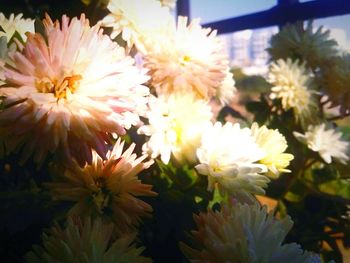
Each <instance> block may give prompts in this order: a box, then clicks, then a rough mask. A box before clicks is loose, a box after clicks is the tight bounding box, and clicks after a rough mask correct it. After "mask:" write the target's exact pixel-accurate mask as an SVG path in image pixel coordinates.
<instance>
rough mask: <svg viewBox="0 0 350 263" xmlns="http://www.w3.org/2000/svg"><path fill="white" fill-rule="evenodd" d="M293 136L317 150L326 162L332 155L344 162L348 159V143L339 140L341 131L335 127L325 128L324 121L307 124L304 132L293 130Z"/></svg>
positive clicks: (330, 159)
mask: <svg viewBox="0 0 350 263" xmlns="http://www.w3.org/2000/svg"><path fill="white" fill-rule="evenodd" d="M293 134H294V136H295V137H296V138H297V139H298V140H299V141H300V142H302V143H304V144H306V145H307V146H308V148H309V149H311V150H312V151H314V152H318V153H319V154H320V156H321V157H322V159H323V160H324V161H325V162H326V163H331V162H332V157H333V158H334V159H337V160H338V161H339V162H341V163H343V164H346V163H347V161H348V160H349V156H348V151H349V146H350V143H349V142H347V141H343V140H341V137H342V133H341V132H338V131H336V130H335V129H332V128H329V129H326V125H325V124H324V123H322V124H320V125H316V126H311V125H310V126H309V127H308V130H307V132H305V134H301V133H299V132H293Z"/></svg>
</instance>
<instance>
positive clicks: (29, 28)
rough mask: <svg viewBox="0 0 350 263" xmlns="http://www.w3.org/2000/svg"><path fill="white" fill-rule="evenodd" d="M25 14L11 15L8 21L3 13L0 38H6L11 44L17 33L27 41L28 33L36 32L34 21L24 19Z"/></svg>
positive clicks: (0, 15)
mask: <svg viewBox="0 0 350 263" xmlns="http://www.w3.org/2000/svg"><path fill="white" fill-rule="evenodd" d="M22 16H23V14H18V15H16V16H15V15H14V14H11V15H10V17H9V18H8V19H7V18H6V17H5V16H4V14H3V13H0V27H1V28H0V37H2V36H6V39H7V42H9V41H10V40H11V38H12V36H13V35H14V34H15V32H18V34H19V35H20V36H21V38H22V39H23V40H24V41H25V40H26V39H27V36H26V33H27V32H31V33H33V32H34V20H32V19H29V18H28V19H24V18H22Z"/></svg>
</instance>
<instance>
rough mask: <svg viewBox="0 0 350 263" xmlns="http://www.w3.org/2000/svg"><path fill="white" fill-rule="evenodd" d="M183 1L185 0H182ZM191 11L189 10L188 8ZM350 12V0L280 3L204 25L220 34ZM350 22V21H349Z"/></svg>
mask: <svg viewBox="0 0 350 263" xmlns="http://www.w3.org/2000/svg"><path fill="white" fill-rule="evenodd" d="M181 2H183V0H182V1H181ZM188 11H189V10H188ZM349 13H350V0H317V1H311V2H305V3H299V2H294V3H288V4H287V5H282V4H279V5H277V6H275V7H272V8H271V9H269V10H266V11H262V12H257V13H253V14H249V15H244V16H239V17H234V18H229V19H224V20H221V21H216V22H211V23H206V24H204V25H203V27H210V28H213V29H216V30H218V33H219V34H223V33H230V32H235V31H240V30H244V29H256V28H262V27H269V26H278V25H284V24H286V23H293V22H295V21H298V20H309V19H315V18H324V17H329V16H338V15H345V14H349ZM349 24H350V21H349Z"/></svg>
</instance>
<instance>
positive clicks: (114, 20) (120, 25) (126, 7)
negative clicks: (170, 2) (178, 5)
mask: <svg viewBox="0 0 350 263" xmlns="http://www.w3.org/2000/svg"><path fill="white" fill-rule="evenodd" d="M107 8H108V10H109V11H110V12H111V13H110V14H108V15H107V16H106V17H105V18H104V19H103V20H102V25H103V26H106V27H112V28H113V31H112V33H111V38H115V37H116V36H117V35H119V34H120V33H122V38H123V40H124V41H126V42H127V45H128V47H132V46H133V45H134V44H135V45H136V47H137V48H138V49H139V50H140V51H141V52H143V53H144V52H145V48H144V43H143V42H144V41H145V39H148V38H152V37H153V36H156V35H157V34H160V33H162V32H163V31H167V30H168V28H169V26H170V24H172V23H174V21H173V17H172V16H171V14H170V11H169V9H168V8H167V7H163V6H162V5H161V3H160V2H159V1H156V0H111V1H110V2H109V4H108V6H107Z"/></svg>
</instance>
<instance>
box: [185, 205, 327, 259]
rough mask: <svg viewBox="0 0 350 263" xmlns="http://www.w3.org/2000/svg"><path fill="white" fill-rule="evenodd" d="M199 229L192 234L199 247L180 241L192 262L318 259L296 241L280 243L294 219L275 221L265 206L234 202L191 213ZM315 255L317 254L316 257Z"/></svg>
mask: <svg viewBox="0 0 350 263" xmlns="http://www.w3.org/2000/svg"><path fill="white" fill-rule="evenodd" d="M194 220H195V222H196V224H197V228H198V230H196V231H193V232H192V234H193V237H194V239H195V240H196V241H197V243H198V244H199V245H200V250H197V249H193V248H191V247H189V246H187V245H185V244H183V243H181V245H180V246H181V249H182V251H183V252H184V254H185V255H186V256H187V258H188V259H189V260H191V262H218V263H221V262H222V263H224V262H246V263H255V262H269V263H280V262H285V263H294V262H298V263H311V262H321V261H320V260H319V261H312V260H315V256H314V255H312V254H311V253H309V252H304V251H303V250H302V249H301V248H300V246H299V245H297V244H295V243H291V244H282V243H283V241H284V238H285V237H286V235H287V233H288V232H289V230H290V229H291V227H292V225H293V222H292V220H291V219H290V218H289V217H285V218H284V219H282V220H277V219H276V218H275V217H274V216H273V214H272V213H267V207H260V205H259V204H256V203H255V204H253V205H247V204H239V203H237V204H234V205H232V206H231V207H229V206H224V207H222V209H221V211H216V212H214V211H212V210H209V211H208V213H200V214H199V215H198V216H194ZM316 258H318V256H316Z"/></svg>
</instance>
